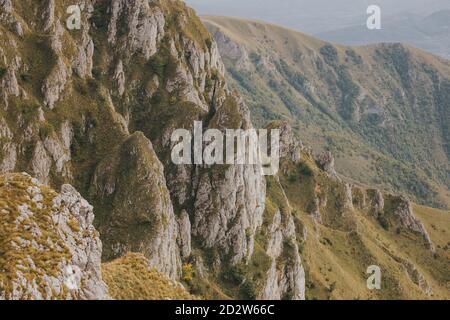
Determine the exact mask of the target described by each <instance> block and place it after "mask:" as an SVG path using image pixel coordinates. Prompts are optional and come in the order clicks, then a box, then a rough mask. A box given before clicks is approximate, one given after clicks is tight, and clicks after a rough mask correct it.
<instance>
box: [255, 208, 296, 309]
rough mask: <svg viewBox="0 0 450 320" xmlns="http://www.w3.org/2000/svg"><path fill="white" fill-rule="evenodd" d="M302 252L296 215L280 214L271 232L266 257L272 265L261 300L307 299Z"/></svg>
mask: <svg viewBox="0 0 450 320" xmlns="http://www.w3.org/2000/svg"><path fill="white" fill-rule="evenodd" d="M298 250H299V249H298V244H297V238H296V232H295V225H294V220H293V218H292V214H291V213H284V214H283V213H281V212H280V211H279V210H278V211H277V212H276V213H275V215H274V218H273V221H272V223H271V225H270V226H269V228H268V243H267V249H266V253H267V255H268V256H269V257H270V258H271V260H272V263H271V266H270V269H269V271H268V273H267V279H266V283H265V286H264V288H263V290H262V292H261V294H260V298H261V299H263V300H280V299H295V300H304V299H305V271H304V269H303V265H302V260H301V258H300V255H299V253H298Z"/></svg>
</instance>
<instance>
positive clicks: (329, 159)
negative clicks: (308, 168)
mask: <svg viewBox="0 0 450 320" xmlns="http://www.w3.org/2000/svg"><path fill="white" fill-rule="evenodd" d="M318 162H319V165H320V166H321V168H322V169H323V170H324V171H325V172H326V173H328V175H330V176H331V177H336V176H337V174H336V170H335V168H334V157H333V155H332V154H331V152H329V151H326V152H325V153H323V154H322V155H321V156H320V158H319V160H318Z"/></svg>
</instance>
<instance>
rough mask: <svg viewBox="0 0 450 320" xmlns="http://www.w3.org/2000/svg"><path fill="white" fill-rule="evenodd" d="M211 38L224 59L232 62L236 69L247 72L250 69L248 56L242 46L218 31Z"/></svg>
mask: <svg viewBox="0 0 450 320" xmlns="http://www.w3.org/2000/svg"><path fill="white" fill-rule="evenodd" d="M213 36H214V39H215V40H216V43H217V47H218V48H219V51H220V53H221V54H222V56H223V58H224V59H229V60H231V61H233V63H234V64H235V66H236V68H237V69H243V70H248V69H249V68H250V67H251V61H250V58H249V54H248V52H247V49H246V48H245V47H244V46H242V45H240V44H238V43H236V42H234V41H233V40H231V39H230V38H229V37H228V36H226V35H225V34H224V33H222V32H220V31H216V32H215V33H214V34H213Z"/></svg>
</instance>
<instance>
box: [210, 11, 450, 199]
mask: <svg viewBox="0 0 450 320" xmlns="http://www.w3.org/2000/svg"><path fill="white" fill-rule="evenodd" d="M203 21H204V23H205V24H206V25H207V27H208V28H209V29H210V31H211V32H212V33H213V34H214V33H215V32H216V31H217V30H220V32H221V33H223V34H225V35H226V36H227V37H228V38H230V39H232V40H233V41H234V42H236V43H238V44H240V45H241V46H244V47H245V48H246V51H247V52H248V55H249V59H248V65H247V66H245V67H243V68H239V67H236V63H235V61H233V59H229V58H227V55H226V54H222V55H223V58H224V60H225V64H226V67H227V69H228V71H229V78H230V80H231V82H232V83H234V84H235V85H236V86H237V87H238V88H239V90H240V92H241V94H242V95H243V96H244V98H245V99H246V102H247V104H248V105H249V106H250V107H251V109H252V114H253V119H254V122H255V123H256V125H258V126H263V125H264V124H265V123H266V122H267V121H268V120H272V119H277V118H284V119H290V120H292V122H293V123H292V125H293V127H294V128H295V129H296V131H297V132H298V133H299V136H300V137H301V139H302V140H303V141H304V142H306V144H308V145H310V146H312V147H313V149H314V150H315V151H321V150H323V149H331V151H332V152H333V153H334V154H335V156H336V164H337V168H338V170H339V172H341V173H342V174H344V175H347V176H349V177H351V178H353V179H355V180H357V181H359V182H363V183H366V184H368V185H371V186H375V185H376V186H379V187H381V188H384V189H387V190H389V191H393V192H396V193H397V192H399V191H400V192H405V193H407V194H409V195H412V196H415V197H416V200H417V201H419V202H420V203H426V204H427V205H433V206H447V207H448V206H450V191H449V187H450V186H449V185H448V184H449V182H448V181H449V179H448V178H449V172H450V171H449V170H450V169H449V168H450V165H449V150H448V147H447V149H446V145H448V143H449V141H448V140H449V134H448V132H449V131H448V123H449V122H450V114H449V112H448V110H449V109H450V106H449V104H448V99H447V98H445V97H446V95H447V94H448V93H445V92H447V91H448V90H447V89H445V87H444V86H448V87H449V88H450V63H449V62H448V61H445V60H443V59H440V58H438V57H435V56H433V55H431V54H428V53H425V52H423V51H420V50H417V49H413V48H409V47H404V46H395V45H392V46H384V45H380V46H366V47H357V48H356V47H355V48H350V47H345V46H338V45H333V46H330V45H327V44H326V43H325V42H323V41H320V40H317V39H314V38H312V37H309V36H307V35H304V34H302V33H299V32H297V31H294V30H291V29H287V28H284V27H279V26H275V25H271V24H268V23H263V22H258V21H253V20H241V19H235V18H225V17H203ZM334 54H336V56H335V57H334ZM434 75H437V77H438V78H439V79H440V80H439V81H440V84H439V86H440V88H441V89H436V88H433V81H432V79H433V77H434ZM434 83H437V82H436V81H434ZM342 92H344V93H345V94H346V98H344V96H343V95H342ZM439 99H440V100H439ZM358 108H359V111H358V110H357V109H358ZM355 110H356V111H355Z"/></svg>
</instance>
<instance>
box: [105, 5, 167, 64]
mask: <svg viewBox="0 0 450 320" xmlns="http://www.w3.org/2000/svg"><path fill="white" fill-rule="evenodd" d="M120 23H124V24H125V25H126V26H127V28H126V30H127V31H128V32H126V33H124V34H122V33H121V30H123V27H121V25H120ZM165 23H166V22H165V18H164V14H163V12H162V10H161V9H160V8H159V7H158V6H154V5H152V2H150V1H145V0H132V1H127V0H113V1H112V2H111V20H110V22H109V25H108V41H109V42H110V43H111V44H113V45H117V46H118V48H119V49H120V50H121V51H122V52H126V53H127V54H128V55H130V56H131V55H132V54H133V53H136V52H140V53H142V54H143V55H144V57H145V58H146V59H149V58H150V57H151V56H152V55H153V54H155V53H156V51H157V44H158V42H159V41H160V40H161V39H162V37H164V26H165Z"/></svg>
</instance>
